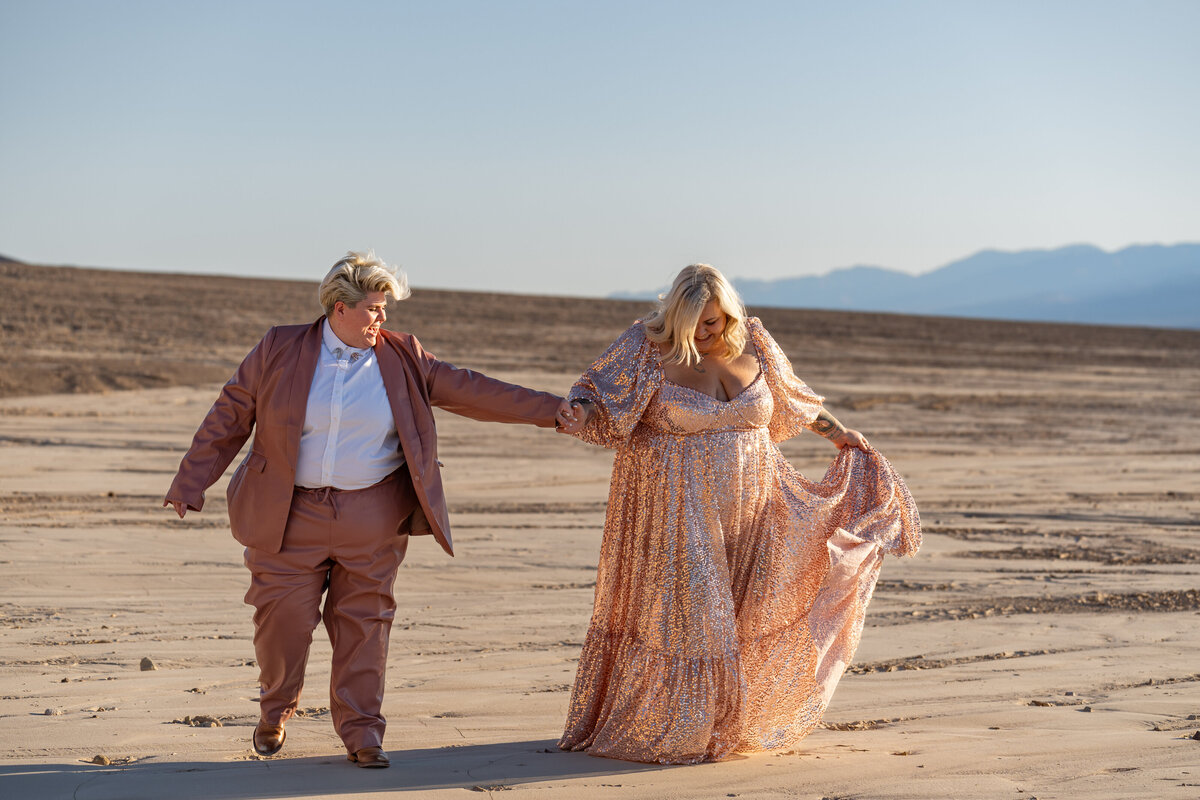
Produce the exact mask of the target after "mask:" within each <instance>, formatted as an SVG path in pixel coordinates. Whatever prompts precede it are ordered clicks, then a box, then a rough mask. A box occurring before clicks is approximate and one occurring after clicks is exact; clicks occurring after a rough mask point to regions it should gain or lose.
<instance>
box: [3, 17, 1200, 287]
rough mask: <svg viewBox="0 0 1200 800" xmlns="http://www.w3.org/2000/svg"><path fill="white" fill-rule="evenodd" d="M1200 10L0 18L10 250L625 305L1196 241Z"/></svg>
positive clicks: (35, 257) (75, 259)
mask: <svg viewBox="0 0 1200 800" xmlns="http://www.w3.org/2000/svg"><path fill="white" fill-rule="evenodd" d="M1197 41H1200V2H1165V1H1162V0H1151V2H1138V3H1134V2H1053V1H1051V2H1041V3H1035V2H1010V3H979V2H961V3H960V2H911V3H902V2H891V3H884V2H865V3H855V4H836V5H835V4H829V3H807V2H754V1H753V0H751V1H750V2H738V3H719V2H702V1H700V0H692V1H691V2H645V1H644V0H643V2H637V3H633V2H601V3H597V2H592V3H584V2H549V1H546V2H523V1H521V0H515V1H514V2H509V3H487V2H470V1H468V0H463V1H462V2H437V3H435V2H425V3H416V2H392V3H387V2H339V3H336V4H334V3H316V2H254V1H253V0H251V1H249V2H247V1H246V0H242V2H221V1H217V2H212V1H211V0H210V1H209V2H204V3H199V2H169V3H159V2H128V1H125V0H116V1H114V2H62V1H61V0H39V1H38V2H31V1H30V0H0V123H2V124H0V186H2V187H3V191H0V254H4V255H7V256H11V257H13V258H17V259H21V260H24V261H30V262H34V263H42V264H77V265H81V266H95V267H112V268H118V269H135V270H159V271H172V272H191V273H220V274H227V275H246V276H261V277H274V278H294V279H303V280H316V279H318V278H319V277H320V276H321V275H322V274H323V273H324V271H325V270H326V269H327V268H328V266H329V265H330V264H332V263H333V261H335V260H336V259H337V258H338V257H339V256H340V255H341V254H342V253H343V252H344V251H345V250H347V249H350V248H353V249H363V248H368V247H372V248H374V249H375V250H376V251H377V252H378V254H379V255H380V256H381V257H383V258H384V259H386V260H388V261H389V262H392V263H396V264H399V265H400V266H402V267H403V268H405V270H406V271H407V272H408V275H409V277H410V280H411V281H412V283H413V284H414V285H416V286H418V287H422V286H426V287H441V288H452V289H479V290H493V291H509V292H534V293H547V294H567V295H583V296H589V295H597V296H599V295H607V294H609V293H612V292H617V291H637V290H645V289H652V288H654V287H658V286H661V285H663V284H665V283H667V282H668V281H669V279H670V277H671V276H672V275H673V274H674V273H675V272H676V271H677V270H678V269H679V268H680V267H681V266H683V265H684V264H687V263H690V262H693V261H707V262H710V263H713V264H716V265H717V266H718V267H720V268H721V269H722V270H724V271H725V272H726V274H728V275H730V276H731V277H738V278H759V279H771V278H778V277H785V276H799V275H813V274H822V273H825V272H828V271H830V270H832V269H836V268H839V267H846V266H851V265H856V264H869V265H877V266H883V267H890V268H893V269H900V270H904V271H907V272H911V273H916V272H924V271H928V270H931V269H934V268H936V267H939V266H942V265H944V264H946V263H948V262H951V261H954V260H957V259H959V258H963V257H965V256H968V255H970V254H972V253H975V252H977V251H979V250H982V249H988V248H994V249H1002V250H1021V249H1028V248H1053V247H1059V246H1063V245H1068V244H1078V243H1087V244H1094V245H1097V246H1099V247H1101V248H1104V249H1105V250H1115V249H1120V248H1123V247H1126V246H1128V245H1131V244H1139V243H1141V244H1149V243H1161V244H1175V243H1178V242H1185V241H1200V147H1197V145H1196V139H1197V133H1198V132H1200V47H1197V45H1196V43H1197Z"/></svg>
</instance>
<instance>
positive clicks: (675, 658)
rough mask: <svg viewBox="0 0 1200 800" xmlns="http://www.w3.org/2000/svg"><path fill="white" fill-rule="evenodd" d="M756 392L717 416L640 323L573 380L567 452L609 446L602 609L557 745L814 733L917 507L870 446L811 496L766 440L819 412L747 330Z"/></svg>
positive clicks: (713, 753)
mask: <svg viewBox="0 0 1200 800" xmlns="http://www.w3.org/2000/svg"><path fill="white" fill-rule="evenodd" d="M746 324H747V328H748V330H749V334H750V340H751V341H752V342H753V344H754V347H755V349H756V351H757V353H758V360H759V368H760V372H759V375H758V377H757V378H755V379H754V381H753V382H752V383H751V384H750V385H749V386H748V387H747V388H746V389H745V390H744V391H742V392H741V394H739V395H738V396H736V397H734V398H732V399H730V400H729V401H720V400H717V399H715V398H713V397H710V396H708V395H706V394H703V393H701V392H697V391H695V390H693V389H689V388H686V387H683V386H679V385H677V384H674V383H671V382H670V381H668V380H666V378H665V377H664V375H663V372H662V369H661V367H660V366H659V362H658V351H657V348H655V346H654V345H653V344H652V343H651V342H649V341H648V340H647V339H646V336H645V334H644V332H643V329H642V326H641V323H637V324H635V325H633V326H632V327H631V328H630V329H629V330H627V331H626V332H625V333H624V334H623V335H622V336H621V337H620V338H619V339H618V340H617V341H616V342H615V343H614V344H613V345H612V346H611V347H610V348H609V349H608V350H607V351H606V352H605V353H604V355H602V356H601V357H600V359H599V360H597V361H596V363H595V364H593V365H592V366H591V367H590V368H589V369H588V370H587V372H585V373H584V374H583V376H582V377H581V378H580V379H579V381H578V382H577V383H576V384H575V386H574V387H573V389H572V391H571V396H572V397H573V398H587V399H589V400H591V401H592V402H593V403H594V404H595V406H596V414H595V416H594V417H593V418H592V420H591V421H590V422H589V423H588V425H587V426H586V427H585V428H584V429H583V430H582V431H581V432H580V433H579V434H578V435H579V438H581V439H583V440H585V441H588V442H592V443H593V444H598V445H602V446H606V447H611V448H614V449H615V450H616V454H615V457H614V463H613V474H612V482H611V486H610V491H609V500H608V511H607V515H606V519H605V525H604V538H603V542H602V544H601V551H600V564H599V568H598V574H597V581H596V598H595V607H594V611H593V614H592V620H591V625H590V627H589V629H588V633H587V637H586V639H585V641H584V644H583V651H582V654H581V656H580V661H579V670H578V672H577V674H576V677H575V687H574V690H573V692H572V695H571V705H570V710H569V713H568V716H567V722H566V730H565V732H564V734H563V737H562V739H561V741H560V742H559V746H560V747H562V748H564V749H568V750H586V751H587V752H588V753H591V754H593V755H598V756H607V757H610V758H621V759H627V760H631V761H645V762H658V763H664V764H687V763H695V762H699V761H708V760H717V759H720V758H723V757H726V756H728V755H730V754H732V753H735V752H753V751H759V750H768V749H774V748H778V747H784V746H787V745H790V744H792V743H794V742H795V741H796V740H798V739H800V738H801V737H803V736H804V735H805V734H807V733H808V732H809V731H811V730H812V729H813V728H814V727H815V726H816V725H817V723H818V722H819V721H820V719H821V714H822V713H823V712H824V710H825V707H826V705H827V704H828V702H829V698H830V696H831V695H832V692H833V689H834V687H835V686H836V684H837V681H838V679H839V678H840V677H841V675H842V673H843V671H844V670H845V667H846V665H847V663H848V662H849V661H850V659H851V657H852V656H853V654H854V650H855V648H856V647H857V645H858V640H859V637H860V635H861V633H862V627H863V615H864V613H865V610H866V606H867V603H868V601H869V600H870V598H871V594H872V592H873V590H874V587H875V581H876V579H877V577H878V575H879V567H880V563H881V561H882V557H883V554H884V553H888V554H893V555H913V554H914V553H915V552H916V550H917V548H918V547H919V545H920V542H921V527H920V520H919V517H918V515H917V509H916V505H915V504H914V503H913V500H912V497H911V496H910V495H909V493H908V490H907V488H906V487H905V486H904V483H903V482H902V481H901V479H900V477H899V476H898V475H897V474H896V473H895V471H894V470H893V469H892V466H891V465H890V464H889V463H888V462H887V460H886V459H884V458H883V456H881V455H880V454H878V453H877V452H875V451H870V452H862V451H858V450H854V449H850V448H847V449H845V450H842V451H840V453H839V455H838V456H837V458H836V460H835V461H834V462H833V464H832V465H831V466H830V467H829V469H828V471H827V472H826V474H825V476H824V478H823V479H822V480H821V481H820V482H814V481H810V480H808V479H806V478H805V477H804V476H803V475H801V474H800V473H798V472H796V471H795V470H794V469H793V468H792V467H791V465H790V464H789V463H788V462H787V461H786V460H785V459H784V458H783V456H782V455H781V454H780V452H779V449H778V448H777V447H776V444H775V443H776V442H778V441H781V440H783V439H786V438H789V437H791V436H794V435H796V434H798V433H799V432H801V431H803V430H805V429H806V426H807V425H808V424H809V423H811V422H812V421H813V420H814V419H815V418H816V416H817V414H818V412H819V411H820V409H821V400H822V398H821V397H819V396H818V395H816V394H814V393H813V391H812V390H811V389H809V388H808V386H806V385H805V384H804V383H803V382H802V381H800V380H799V379H798V378H797V377H796V376H795V375H794V374H793V372H792V367H791V364H790V362H789V361H788V359H787V357H786V356H785V355H784V353H783V352H782V350H781V349H780V348H779V346H778V345H777V344H776V343H775V341H774V340H773V339H772V338H771V337H770V335H769V334H768V333H767V332H766V330H765V329H764V328H763V327H762V324H761V323H760V322H759V321H758V320H757V319H754V318H752V319H750V320H748V321H747V323H746Z"/></svg>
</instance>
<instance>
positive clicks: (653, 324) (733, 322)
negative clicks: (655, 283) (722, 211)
mask: <svg viewBox="0 0 1200 800" xmlns="http://www.w3.org/2000/svg"><path fill="white" fill-rule="evenodd" d="M710 300H716V301H717V305H718V306H719V307H720V309H721V310H722V311H723V312H725V315H726V316H727V317H728V320H727V321H726V323H725V330H723V331H721V342H722V344H724V346H725V352H724V354H723V355H724V356H725V357H727V358H736V357H738V356H740V355H741V354H742V351H743V350H745V348H746V325H745V321H746V307H745V306H743V305H742V298H740V297H738V293H737V290H736V289H734V288H733V284H731V283H730V282H729V281H728V280H726V278H725V276H724V275H722V274H721V273H720V271H719V270H717V268H716V267H714V266H712V265H711V264H691V265H689V266H686V267H684V268H683V269H682V270H680V272H679V275H677V276H676V277H675V282H674V283H673V284H671V289H670V291H668V292H667V293H666V294H665V295H659V298H658V308H656V309H655V310H654V313H653V314H651V315H650V316H649V317H646V320H645V322H644V326H645V329H646V338H648V339H649V340H650V341H652V342H654V343H655V344H658V345H665V346H666V352H665V353H663V356H662V360H663V361H664V362H666V363H668V364H687V365H688V366H691V365H693V364H699V363H700V351H699V350H697V349H696V343H695V341H694V335H695V332H696V323H698V322H699V321H700V312H702V311H703V310H704V306H706V305H708V302H709V301H710Z"/></svg>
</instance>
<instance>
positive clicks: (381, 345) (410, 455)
mask: <svg viewBox="0 0 1200 800" xmlns="http://www.w3.org/2000/svg"><path fill="white" fill-rule="evenodd" d="M375 358H377V359H378V360H379V374H380V375H382V376H383V388H384V389H385V390H387V396H388V405H389V406H391V408H392V419H394V420H395V422H396V432H397V433H398V434H399V436H400V447H401V449H402V450H404V460H405V461H407V462H408V463H409V464H410V465H411V467H416V466H417V465H419V464H421V463H422V461H421V456H422V450H421V440H420V438H419V435H418V436H413V435H412V433H413V431H412V416H413V411H412V407H413V403H412V394H411V392H409V389H408V381H409V375H408V370H406V369H405V368H404V361H403V360H402V359H401V358H400V354H399V353H397V352H396V350H395V348H394V347H392V346H391V345H390V344H388V343H387V341H386V340H385V339H384V337H383V335H382V334H381V335H380V337H379V341H377V342H376V343H375ZM411 467H410V468H411Z"/></svg>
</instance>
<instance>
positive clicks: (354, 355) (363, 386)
mask: <svg viewBox="0 0 1200 800" xmlns="http://www.w3.org/2000/svg"><path fill="white" fill-rule="evenodd" d="M403 463H404V453H403V452H402V451H401V449H400V437H399V436H398V435H397V433H396V420H395V418H394V417H393V416H392V408H391V406H390V405H388V396H387V390H386V389H385V388H384V386H383V375H382V374H381V373H380V372H379V360H378V359H376V358H375V351H374V350H370V349H365V350H364V349H360V348H356V347H350V346H349V345H346V344H344V343H343V342H342V340H341V339H339V338H338V337H337V335H336V334H335V333H334V332H333V329H332V328H331V327H330V326H329V320H325V321H323V322H322V323H321V355H320V357H319V359H318V360H317V371H316V372H315V373H313V380H312V385H311V386H310V387H309V389H308V406H307V408H306V409H305V412H304V427H303V429H302V430H301V432H300V455H299V457H298V459H297V464H296V485H297V486H304V487H307V488H314V489H315V488H319V487H322V486H332V487H334V488H336V489H365V488H366V487H368V486H372V485H374V484H376V483H379V481H381V480H383V479H384V478H386V477H387V476H388V475H390V474H391V473H392V472H394V471H395V470H396V469H397V468H398V467H399V466H400V465H402V464H403Z"/></svg>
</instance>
